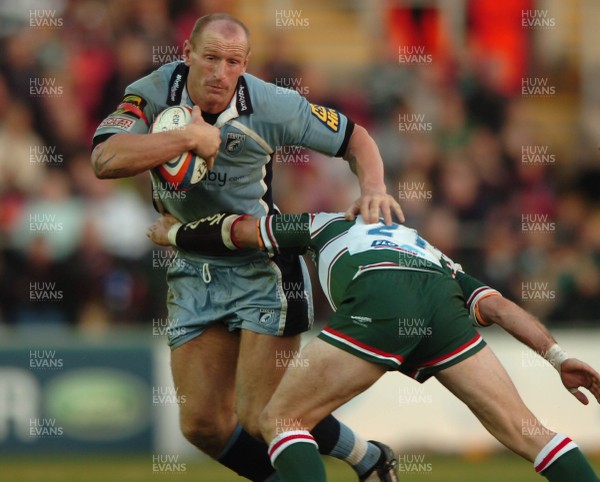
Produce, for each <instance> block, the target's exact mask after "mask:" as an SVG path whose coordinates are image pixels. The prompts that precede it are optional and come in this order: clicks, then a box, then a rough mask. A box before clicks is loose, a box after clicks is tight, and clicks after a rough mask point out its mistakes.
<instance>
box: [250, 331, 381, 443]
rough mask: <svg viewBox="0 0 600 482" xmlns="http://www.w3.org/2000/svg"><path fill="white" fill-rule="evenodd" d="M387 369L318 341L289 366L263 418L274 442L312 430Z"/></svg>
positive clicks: (264, 429) (266, 433) (265, 432)
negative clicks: (288, 434) (284, 433)
mask: <svg viewBox="0 0 600 482" xmlns="http://www.w3.org/2000/svg"><path fill="white" fill-rule="evenodd" d="M385 372H386V367H385V366H383V365H377V364H375V363H371V362H369V361H366V360H363V359H361V358H359V357H357V356H355V355H353V354H350V353H348V352H345V351H343V350H340V349H339V348H337V347H335V346H333V345H331V344H329V343H327V342H325V341H323V340H321V339H319V338H315V339H314V340H312V341H311V342H310V343H309V344H308V345H306V346H305V347H304V348H303V349H302V352H301V354H300V356H299V358H298V359H297V360H296V363H294V364H292V365H291V366H289V367H288V369H287V371H286V373H285V376H284V377H283V379H282V380H281V383H280V384H279V386H278V387H277V389H276V390H275V393H274V394H273V396H272V398H271V400H270V401H269V403H268V404H267V407H266V408H265V410H264V411H263V413H262V414H261V417H260V423H261V431H262V433H263V435H264V437H265V438H266V439H272V438H273V437H274V436H275V435H276V434H277V433H279V432H281V431H282V430H290V429H302V430H311V429H312V428H313V427H314V426H315V425H316V424H317V423H318V422H319V421H320V420H322V419H323V418H324V417H326V416H327V415H329V414H330V413H331V412H333V411H334V410H335V409H336V408H338V407H340V406H341V405H343V404H344V403H345V402H347V401H348V400H351V399H352V398H354V397H355V396H356V395H358V394H359V393H361V392H363V391H364V390H366V389H367V388H368V387H370V386H371V385H372V384H373V383H375V381H377V380H378V379H379V378H380V377H381V375H383V374H384V373H385Z"/></svg>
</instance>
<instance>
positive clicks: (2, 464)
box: [0, 454, 600, 482]
mask: <svg viewBox="0 0 600 482" xmlns="http://www.w3.org/2000/svg"><path fill="white" fill-rule="evenodd" d="M592 462H593V465H594V468H595V469H596V472H598V473H600V458H596V459H594V460H593V461H592ZM326 464H327V474H328V480H329V482H353V481H355V480H356V477H355V476H354V473H353V472H352V470H351V469H350V468H349V467H348V466H347V465H346V464H344V463H343V462H340V461H338V460H334V459H331V458H328V457H327V458H326ZM400 464H401V465H400V468H401V470H400V479H401V481H402V482H417V481H418V482H465V481H469V482H540V481H541V480H545V479H542V478H541V477H540V476H539V475H537V474H536V473H535V472H534V471H533V468H532V466H531V464H529V463H528V462H525V461H523V460H521V459H520V458H518V457H517V456H514V455H512V454H499V455H492V456H486V457H481V458H478V459H469V458H465V457H460V456H440V455H425V456H421V459H414V458H412V459H411V458H410V456H407V458H406V459H405V460H404V463H403V461H402V460H400ZM0 480H1V481H3V482H148V481H150V482H192V481H193V482H241V481H243V480H245V479H242V478H240V477H238V476H236V475H235V474H233V473H232V472H230V471H228V470H227V469H224V468H223V467H221V466H220V465H219V464H217V463H216V462H213V461H209V460H202V461H185V462H183V461H182V462H178V463H170V464H166V465H164V464H163V465H162V466H158V465H155V464H154V463H153V460H152V456H151V455H144V456H132V457H122V458H117V457H115V456H106V457H101V456H96V457H90V456H81V455H73V456H72V457H66V456H65V455H60V456H35V457H34V456H32V457H21V456H16V457H11V458H8V457H6V456H2V457H0Z"/></svg>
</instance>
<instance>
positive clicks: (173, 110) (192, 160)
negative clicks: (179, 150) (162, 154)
mask: <svg viewBox="0 0 600 482" xmlns="http://www.w3.org/2000/svg"><path fill="white" fill-rule="evenodd" d="M191 120H192V109H191V108H190V107H188V106H187V105H175V106H173V107H167V108H166V109H165V110H163V111H162V112H161V113H160V114H158V116H156V119H155V120H154V123H153V124H152V126H151V127H150V132H151V133H155V132H165V131H171V130H174V129H180V128H182V127H184V126H186V125H187V124H189V123H190V121H191ZM152 171H153V172H154V174H156V176H157V177H158V179H159V181H160V183H161V185H162V187H163V188H165V189H167V190H171V191H186V190H188V189H191V188H192V187H194V185H195V184H197V183H199V182H200V181H201V180H202V179H203V178H204V176H205V175H206V171H207V167H206V161H205V160H204V159H202V158H201V157H200V156H198V155H197V154H195V153H193V152H191V151H188V152H184V153H183V154H181V155H179V156H177V157H175V158H174V159H171V160H170V161H168V162H165V163H164V164H163V165H161V166H158V167H155V168H154V169H152Z"/></svg>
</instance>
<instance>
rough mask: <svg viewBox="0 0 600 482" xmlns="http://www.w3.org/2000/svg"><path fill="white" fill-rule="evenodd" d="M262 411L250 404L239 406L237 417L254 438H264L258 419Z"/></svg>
mask: <svg viewBox="0 0 600 482" xmlns="http://www.w3.org/2000/svg"><path fill="white" fill-rule="evenodd" d="M260 413H261V410H260V409H257V408H256V407H252V406H250V405H248V404H238V406H237V407H236V415H237V417H238V419H239V421H240V423H241V424H242V426H243V427H244V429H245V430H246V431H247V432H248V433H249V434H250V435H252V436H253V437H256V438H258V439H261V438H262V435H261V431H260V425H259V422H258V418H259V416H260Z"/></svg>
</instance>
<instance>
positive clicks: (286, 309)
mask: <svg viewBox="0 0 600 482" xmlns="http://www.w3.org/2000/svg"><path fill="white" fill-rule="evenodd" d="M167 283H168V285H169V290H168V293H167V307H168V311H169V324H170V328H169V329H168V330H167V336H168V340H169V346H170V347H171V349H174V348H177V347H178V346H181V345H183V344H184V343H186V342H188V341H190V340H192V339H193V338H196V337H197V336H199V335H201V334H202V332H203V331H204V330H206V328H208V327H209V326H211V325H214V324H217V323H222V324H223V325H225V326H226V327H227V328H228V329H229V330H230V331H234V330H238V329H244V330H250V331H253V332H256V333H263V334H267V335H273V336H290V335H297V334H299V333H303V332H305V331H307V330H309V329H310V328H311V327H312V324H313V303H312V293H311V286H310V278H309V275H308V271H307V269H306V265H305V263H304V260H303V259H302V258H301V257H299V256H290V255H285V256H281V255H280V256H276V257H273V258H268V257H267V256H266V255H264V254H263V253H260V254H259V255H253V256H252V257H250V258H249V259H245V260H239V259H228V258H222V259H219V260H218V261H211V260H201V259H198V258H194V257H187V256H185V255H182V254H181V253H178V256H177V258H175V259H174V262H172V263H171V265H170V267H169V270H168V271H167Z"/></svg>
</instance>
